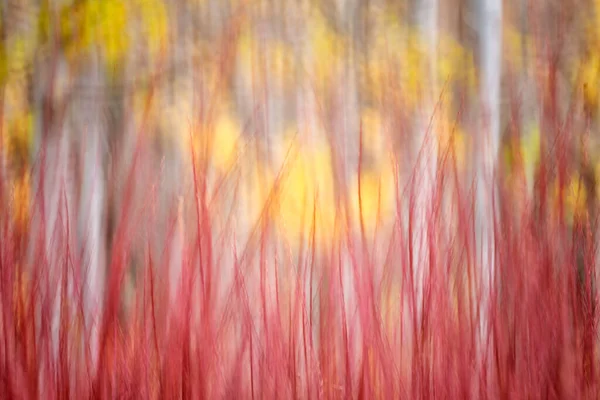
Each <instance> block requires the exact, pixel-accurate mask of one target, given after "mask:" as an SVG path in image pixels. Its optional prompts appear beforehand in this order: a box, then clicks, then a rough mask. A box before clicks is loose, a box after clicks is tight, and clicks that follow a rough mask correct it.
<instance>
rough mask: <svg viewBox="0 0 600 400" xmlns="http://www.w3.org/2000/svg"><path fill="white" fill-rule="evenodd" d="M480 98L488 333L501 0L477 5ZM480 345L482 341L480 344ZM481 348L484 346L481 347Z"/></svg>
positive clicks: (480, 225) (480, 257) (484, 325)
mask: <svg viewBox="0 0 600 400" xmlns="http://www.w3.org/2000/svg"><path fill="white" fill-rule="evenodd" d="M480 7H481V9H480V17H479V21H480V23H481V26H480V38H481V39H480V46H481V48H480V54H481V58H480V59H481V65H480V70H481V86H480V90H481V93H480V97H481V104H482V107H483V110H482V111H483V116H484V117H483V121H482V122H483V126H482V130H481V132H482V137H481V140H480V141H479V143H480V148H479V151H478V152H477V157H478V162H477V164H476V170H477V171H478V173H477V178H476V179H477V220H476V225H475V226H476V229H477V232H476V235H477V236H476V240H477V242H476V246H477V252H476V254H477V263H476V264H477V265H479V266H480V271H479V272H480V274H481V275H480V279H481V281H480V283H481V287H480V289H481V291H482V295H483V296H482V301H481V303H480V305H479V306H480V307H481V309H480V315H481V317H480V318H481V319H480V321H479V323H480V326H479V328H480V333H481V335H482V337H481V339H482V340H483V341H485V337H486V336H487V334H488V325H489V323H488V307H489V305H490V298H489V294H490V292H491V290H492V284H493V276H494V269H495V262H494V216H495V215H496V214H495V208H494V207H495V204H494V198H495V197H496V191H495V185H494V177H493V173H494V171H495V165H496V159H497V154H498V151H499V146H500V76H501V72H502V64H501V51H502V2H501V0H484V1H482V2H481V4H480ZM481 346H483V343H481ZM481 350H482V351H485V350H486V349H483V348H482V349H481Z"/></svg>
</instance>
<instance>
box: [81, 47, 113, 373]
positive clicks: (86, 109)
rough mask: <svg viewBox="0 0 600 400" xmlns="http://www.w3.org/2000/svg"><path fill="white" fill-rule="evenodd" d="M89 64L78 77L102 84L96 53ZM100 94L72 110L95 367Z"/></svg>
mask: <svg viewBox="0 0 600 400" xmlns="http://www.w3.org/2000/svg"><path fill="white" fill-rule="evenodd" d="M94 58H95V59H93V60H92V61H91V63H90V66H89V70H87V71H86V74H85V75H84V76H83V77H82V78H83V79H82V83H83V84H84V85H85V86H88V85H90V86H91V87H94V88H101V87H104V86H105V82H104V79H103V75H104V74H103V71H102V66H101V64H100V60H99V57H98V56H97V55H96V57H94ZM103 95H104V93H98V94H95V95H94V99H96V96H100V98H101V100H100V104H98V101H95V100H92V101H91V102H85V101H83V102H82V104H83V105H84V106H83V107H76V109H75V110H74V112H75V113H77V114H79V115H80V118H81V120H80V124H78V127H80V129H81V130H80V133H81V147H80V149H81V151H82V158H83V173H82V182H81V185H82V190H81V202H80V209H79V219H78V221H77V223H78V232H79V238H80V245H81V246H82V250H83V254H84V258H83V265H82V267H83V271H82V278H83V281H82V284H83V293H84V299H83V301H84V320H85V328H86V331H88V330H89V331H90V343H89V345H90V354H91V364H92V365H91V367H92V370H95V368H96V364H97V361H98V351H99V323H100V318H101V317H102V305H103V304H102V302H103V301H102V300H103V296H104V284H105V276H106V262H107V257H106V254H105V249H106V245H105V243H104V240H105V235H104V233H103V231H104V229H103V228H104V204H105V196H106V187H105V179H106V178H105V176H104V160H105V158H106V155H105V154H106V146H105V142H104V140H103V138H105V137H106V133H107V132H106V129H104V127H105V125H106V124H103V123H102V115H101V110H102V109H104V108H105V107H103V104H104V101H103V100H102V98H103Z"/></svg>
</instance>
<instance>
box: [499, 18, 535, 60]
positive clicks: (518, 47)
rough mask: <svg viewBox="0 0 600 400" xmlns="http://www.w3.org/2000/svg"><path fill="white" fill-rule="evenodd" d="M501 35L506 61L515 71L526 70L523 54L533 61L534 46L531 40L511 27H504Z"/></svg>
mask: <svg viewBox="0 0 600 400" xmlns="http://www.w3.org/2000/svg"><path fill="white" fill-rule="evenodd" d="M503 33H504V34H503V39H502V43H503V45H504V52H505V54H506V60H507V62H508V63H509V65H510V66H512V67H513V68H515V69H516V70H517V71H522V70H526V69H528V68H529V66H528V65H526V64H525V62H526V60H524V59H523V54H524V53H526V54H527V55H528V56H529V57H530V59H534V50H535V46H534V43H533V38H532V37H531V36H528V35H524V34H523V33H522V32H520V31H519V30H518V29H517V28H515V27H514V26H511V25H507V26H505V27H504V29H503Z"/></svg>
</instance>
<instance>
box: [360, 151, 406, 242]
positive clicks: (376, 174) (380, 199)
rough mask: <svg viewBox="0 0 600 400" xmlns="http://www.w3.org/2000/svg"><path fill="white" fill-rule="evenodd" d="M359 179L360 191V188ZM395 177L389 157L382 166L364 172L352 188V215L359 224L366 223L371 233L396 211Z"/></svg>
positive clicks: (366, 227) (366, 230)
mask: <svg viewBox="0 0 600 400" xmlns="http://www.w3.org/2000/svg"><path fill="white" fill-rule="evenodd" d="M359 179H360V191H359ZM395 182H396V180H395V176H394V163H393V162H392V159H391V157H390V156H388V157H387V162H386V160H383V161H382V162H381V165H380V166H377V167H376V168H373V169H371V170H365V171H361V174H360V177H357V178H356V179H355V181H354V183H353V184H352V186H351V189H350V198H349V201H350V216H351V221H352V223H353V224H354V225H355V226H356V227H360V226H361V224H363V226H364V228H365V233H367V234H370V233H372V232H373V231H374V230H375V229H376V228H377V227H378V226H380V225H381V223H382V222H384V221H390V216H391V215H392V214H393V213H394V210H395V198H396V197H395V196H396V183H395ZM361 217H362V221H361Z"/></svg>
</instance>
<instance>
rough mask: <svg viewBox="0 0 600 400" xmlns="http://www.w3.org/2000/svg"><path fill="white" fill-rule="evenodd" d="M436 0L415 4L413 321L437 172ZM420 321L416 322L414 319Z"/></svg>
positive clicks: (424, 268) (427, 261) (423, 275)
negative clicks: (417, 105) (418, 72)
mask: <svg viewBox="0 0 600 400" xmlns="http://www.w3.org/2000/svg"><path fill="white" fill-rule="evenodd" d="M438 6H439V4H438V0H424V1H420V2H418V4H417V7H418V8H417V10H416V11H417V13H416V21H417V26H418V29H419V33H420V37H421V39H422V40H423V41H424V44H425V46H426V49H425V52H426V60H427V61H426V62H425V65H424V66H423V67H424V68H425V69H424V71H425V77H426V78H425V80H424V82H423V83H424V84H425V85H426V87H425V90H424V92H423V95H424V99H423V100H424V101H423V103H422V108H421V110H418V111H417V115H416V118H417V123H416V135H417V140H416V141H415V144H416V149H415V152H416V160H417V161H416V164H415V182H414V183H413V184H411V185H414V186H413V187H414V190H415V192H414V196H415V204H414V207H413V208H412V209H411V210H410V212H411V214H412V218H413V226H414V230H413V238H412V243H411V246H412V247H413V252H414V257H413V268H414V269H413V280H414V290H415V300H416V309H414V310H413V312H416V313H417V321H420V319H421V313H422V307H423V289H424V283H425V282H426V281H427V279H428V272H429V271H428V270H429V266H430V265H431V264H430V262H431V261H434V260H431V259H430V256H431V254H430V253H429V240H430V238H429V233H430V230H431V228H432V227H430V226H429V222H428V221H429V215H430V214H431V211H432V209H433V200H434V190H435V174H436V171H437V163H438V160H437V153H438V144H437V134H436V132H434V131H430V130H428V128H429V121H430V119H431V116H432V114H433V113H434V111H435V104H436V99H437V97H438V95H439V93H438V90H439V89H438V84H437V79H436V71H437V42H438ZM419 112H420V114H419ZM417 323H420V322H417Z"/></svg>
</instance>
